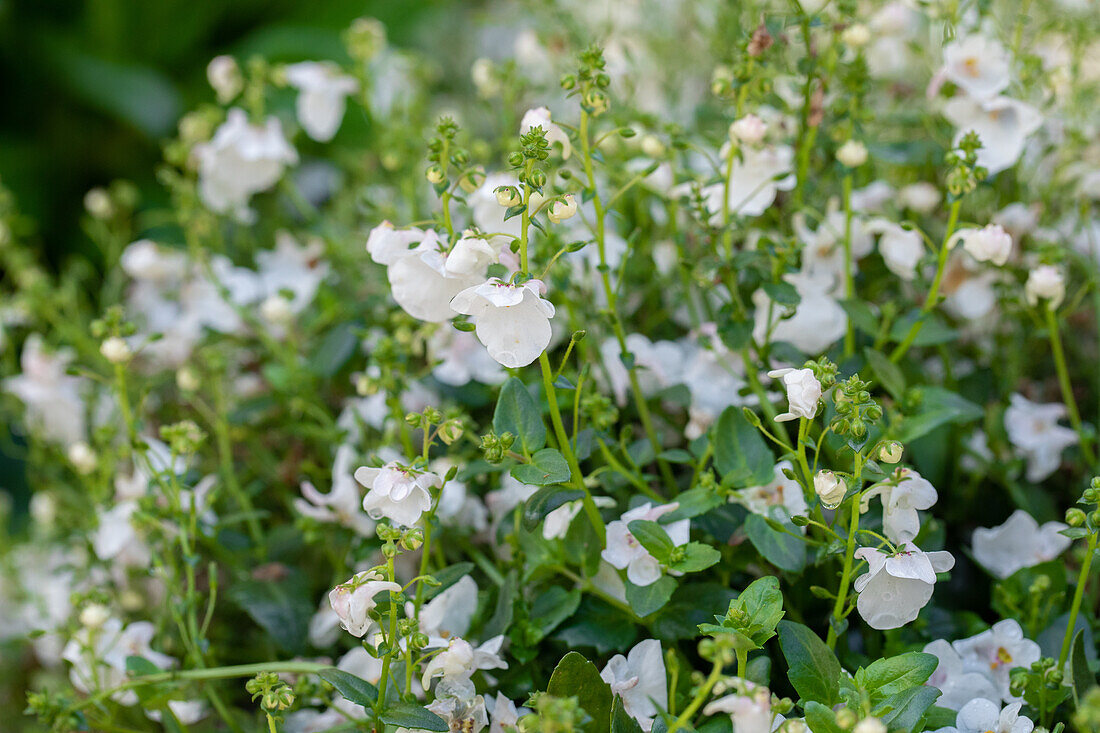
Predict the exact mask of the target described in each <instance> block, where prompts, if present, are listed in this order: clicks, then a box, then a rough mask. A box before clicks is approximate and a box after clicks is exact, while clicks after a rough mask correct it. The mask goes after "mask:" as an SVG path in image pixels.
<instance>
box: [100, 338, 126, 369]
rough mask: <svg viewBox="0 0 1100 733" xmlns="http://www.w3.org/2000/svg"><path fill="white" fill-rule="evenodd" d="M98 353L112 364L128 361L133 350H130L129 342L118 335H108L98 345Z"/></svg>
mask: <svg viewBox="0 0 1100 733" xmlns="http://www.w3.org/2000/svg"><path fill="white" fill-rule="evenodd" d="M99 353H101V354H103V358H105V359H106V360H107V361H109V362H111V363H112V364H125V363H126V362H128V361H130V357H132V356H133V355H134V352H133V351H131V350H130V344H128V343H126V341H125V339H122V338H121V337H119V336H109V337H107V338H105V339H104V340H103V343H102V344H100V345H99Z"/></svg>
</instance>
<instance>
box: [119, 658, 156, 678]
mask: <svg viewBox="0 0 1100 733" xmlns="http://www.w3.org/2000/svg"><path fill="white" fill-rule="evenodd" d="M163 671H164V670H163V669H161V668H160V667H158V666H157V665H155V664H153V663H152V662H150V661H149V660H148V659H146V658H145V657H133V656H131V657H126V672H127V674H130V675H133V676H138V677H140V676H144V675H147V674H157V673H158V672H163Z"/></svg>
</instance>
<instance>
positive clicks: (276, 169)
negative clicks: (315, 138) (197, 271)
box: [194, 107, 298, 219]
mask: <svg viewBox="0 0 1100 733" xmlns="http://www.w3.org/2000/svg"><path fill="white" fill-rule="evenodd" d="M194 155H195V158H196V159H197V160H198V164H199V196H200V197H201V198H202V201H203V203H204V204H206V206H207V207H209V208H210V210H211V211H215V212H217V213H233V214H234V215H236V216H237V217H238V218H242V219H247V218H248V217H249V211H248V201H249V199H250V198H252V195H253V194H256V193H259V192H261V191H266V190H267V189H269V188H271V187H272V186H274V185H275V184H276V183H277V182H278V180H279V179H280V178H282V176H283V169H284V168H285V167H286V166H287V165H294V164H296V163H297V162H298V153H297V151H295V150H294V148H293V147H291V145H290V143H288V142H287V140H286V138H285V137H284V136H283V128H282V125H280V124H279V120H278V119H276V118H275V117H269V118H268V119H267V121H266V122H265V123H264V124H263V125H262V126H260V125H254V124H252V123H251V122H249V121H248V115H247V114H245V112H244V110H242V109H238V108H236V107H235V108H233V109H231V110H229V114H228V116H227V117H226V120H225V122H223V123H222V125H221V126H220V127H219V128H218V129H217V131H216V132H215V133H214V137H213V138H212V139H211V140H210V141H209V142H205V143H200V144H199V145H196V146H195V149H194Z"/></svg>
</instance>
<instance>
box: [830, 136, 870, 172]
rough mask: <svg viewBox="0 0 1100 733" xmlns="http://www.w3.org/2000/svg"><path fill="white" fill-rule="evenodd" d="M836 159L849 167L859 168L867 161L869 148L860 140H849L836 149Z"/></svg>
mask: <svg viewBox="0 0 1100 733" xmlns="http://www.w3.org/2000/svg"><path fill="white" fill-rule="evenodd" d="M836 159H837V160H839V161H840V164H841V165H844V166H847V167H848V168H858V167H860V166H861V165H863V164H864V163H866V162H867V148H866V146H864V144H863V143H861V142H859V141H858V140H849V141H848V142H846V143H844V144H843V145H841V146H840V149H839V150H837V151H836Z"/></svg>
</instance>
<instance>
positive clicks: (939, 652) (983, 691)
mask: <svg viewBox="0 0 1100 733" xmlns="http://www.w3.org/2000/svg"><path fill="white" fill-rule="evenodd" d="M923 651H924V653H925V654H931V655H933V656H935V657H936V659H938V660H939V664H938V665H937V666H936V671H935V672H933V673H932V676H931V677H929V678H928V683H927V684H928V685H930V686H931V687H935V688H936V689H938V690H939V691H940V692H942V693H943V694H942V695H940V697H939V698H937V700H936V704H937V705H939V706H940V707H943V708H949V709H951V710H958V709H959V708H961V707H962V706H963V705H965V704H966V703H968V702H970V701H971V700H977V699H978V698H984V699H986V700H994V701H998V702H999V701H1000V699H1001V696H1000V694H999V693H998V692H997V689H996V687H995V686H994V684H993V682H992V681H990V680H989V678H988V677H987V676H986V675H985V674H983V672H982V671H974V670H969V669H967V668H966V666H965V664H964V662H963V658H962V657H961V656H960V655H959V652H958V651H957V650H956V649H955V647H954V646H952V645H951V644H950V643H948V642H947V641H945V640H943V639H937V640H936V641H933V642H931V643H930V644H926V645H925V647H924V650H923Z"/></svg>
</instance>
